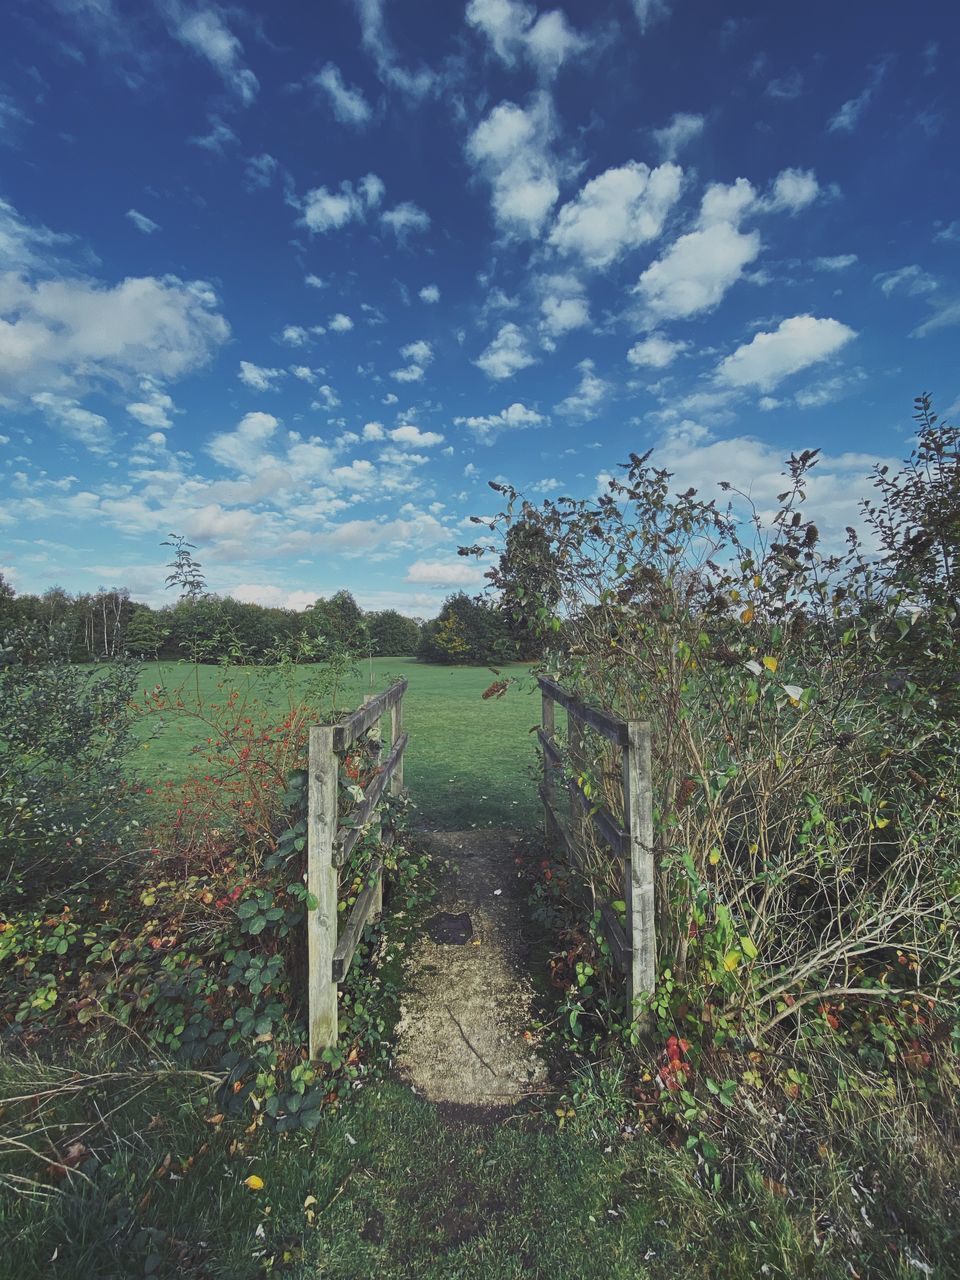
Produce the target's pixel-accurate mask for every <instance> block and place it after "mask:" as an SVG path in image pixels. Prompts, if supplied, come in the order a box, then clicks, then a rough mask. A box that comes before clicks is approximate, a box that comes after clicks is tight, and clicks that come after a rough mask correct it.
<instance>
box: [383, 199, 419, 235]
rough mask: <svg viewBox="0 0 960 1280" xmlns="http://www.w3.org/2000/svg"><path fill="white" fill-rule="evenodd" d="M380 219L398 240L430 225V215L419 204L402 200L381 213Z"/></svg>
mask: <svg viewBox="0 0 960 1280" xmlns="http://www.w3.org/2000/svg"><path fill="white" fill-rule="evenodd" d="M380 221H381V222H382V223H383V224H384V226H387V227H389V228H390V230H391V231H392V232H393V234H394V235H395V236H396V237H397V239H398V240H400V241H404V240H406V238H407V236H408V235H410V233H411V232H414V231H427V230H428V229H429V227H430V215H429V213H427V212H426V211H425V210H423V209H421V208H420V207H419V205H415V204H413V203H411V201H409V200H404V201H403V203H402V204H398V205H397V206H396V207H395V208H393V209H387V210H386V212H384V213H381V215H380Z"/></svg>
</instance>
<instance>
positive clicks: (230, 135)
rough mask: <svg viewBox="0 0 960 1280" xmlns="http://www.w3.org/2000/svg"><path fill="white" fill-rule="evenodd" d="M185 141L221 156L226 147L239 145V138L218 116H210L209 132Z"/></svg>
mask: <svg viewBox="0 0 960 1280" xmlns="http://www.w3.org/2000/svg"><path fill="white" fill-rule="evenodd" d="M187 141H188V142H189V143H190V145H191V146H193V147H202V148H203V149H204V151H214V152H216V154H217V155H220V156H222V155H225V154H226V150H227V147H235V146H237V145H239V142H240V139H239V138H238V137H237V135H236V134H235V133H234V131H233V130H232V129H231V128H230V126H229V125H228V124H224V122H223V121H222V120H221V119H220V117H219V116H211V117H210V132H209V133H202V134H198V135H196V136H195V137H192V138H188V139H187Z"/></svg>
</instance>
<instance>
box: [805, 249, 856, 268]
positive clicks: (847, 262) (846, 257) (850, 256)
mask: <svg viewBox="0 0 960 1280" xmlns="http://www.w3.org/2000/svg"><path fill="white" fill-rule="evenodd" d="M856 261H857V255H856V254H855V253H837V254H834V255H833V256H832V257H826V258H814V260H813V266H814V268H815V269H816V270H817V271H846V269H847V267H852V266H853V264H854V263H855V262H856Z"/></svg>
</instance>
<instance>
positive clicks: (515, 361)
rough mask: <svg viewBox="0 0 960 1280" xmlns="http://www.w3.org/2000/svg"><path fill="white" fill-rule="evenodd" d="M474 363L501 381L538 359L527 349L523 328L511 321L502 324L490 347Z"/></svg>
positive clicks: (488, 374) (491, 376)
mask: <svg viewBox="0 0 960 1280" xmlns="http://www.w3.org/2000/svg"><path fill="white" fill-rule="evenodd" d="M473 363H474V364H475V365H476V366H477V367H478V368H479V369H482V370H483V372H484V373H485V374H486V375H487V376H488V377H489V378H493V379H494V380H495V381H497V382H500V381H502V380H503V379H504V378H512V377H513V375H514V374H515V373H519V372H520V370H521V369H526V368H527V366H528V365H531V364H536V359H535V358H534V357H533V356H532V355H531V354H530V352H529V350H528V349H527V340H526V338H525V336H524V334H523V332H522V330H521V329H519V328H518V327H517V326H516V325H515V324H513V323H512V322H510V323H508V324H505V325H501V327H500V332H499V333H498V334H497V336H496V337H495V338H494V340H493V341H492V342H491V343H490V345H489V347H487V349H486V351H484V352H483V353H482V354H481V355H479V356H477V358H476V360H474V362H473Z"/></svg>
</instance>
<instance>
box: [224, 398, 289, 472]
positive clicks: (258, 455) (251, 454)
mask: <svg viewBox="0 0 960 1280" xmlns="http://www.w3.org/2000/svg"><path fill="white" fill-rule="evenodd" d="M279 425H280V422H279V419H277V418H275V417H274V416H273V414H272V413H248V414H246V416H245V417H244V418H242V419H241V421H240V422H239V424H238V425H237V426H236V427H235V428H234V430H233V431H222V432H219V433H218V434H217V435H215V436H213V437H212V439H211V440H210V442H209V444H208V445H207V453H208V454H209V455H210V457H211V458H213V460H214V461H215V462H219V463H220V465H221V466H224V467H230V468H232V469H233V470H235V471H239V472H240V473H241V474H242V475H248V476H253V475H256V474H257V472H258V471H260V470H261V469H262V467H263V466H264V454H265V450H266V446H267V444H268V443H269V442H270V441H271V440H272V439H273V437H274V435H275V434H276V430H277V427H279Z"/></svg>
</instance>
